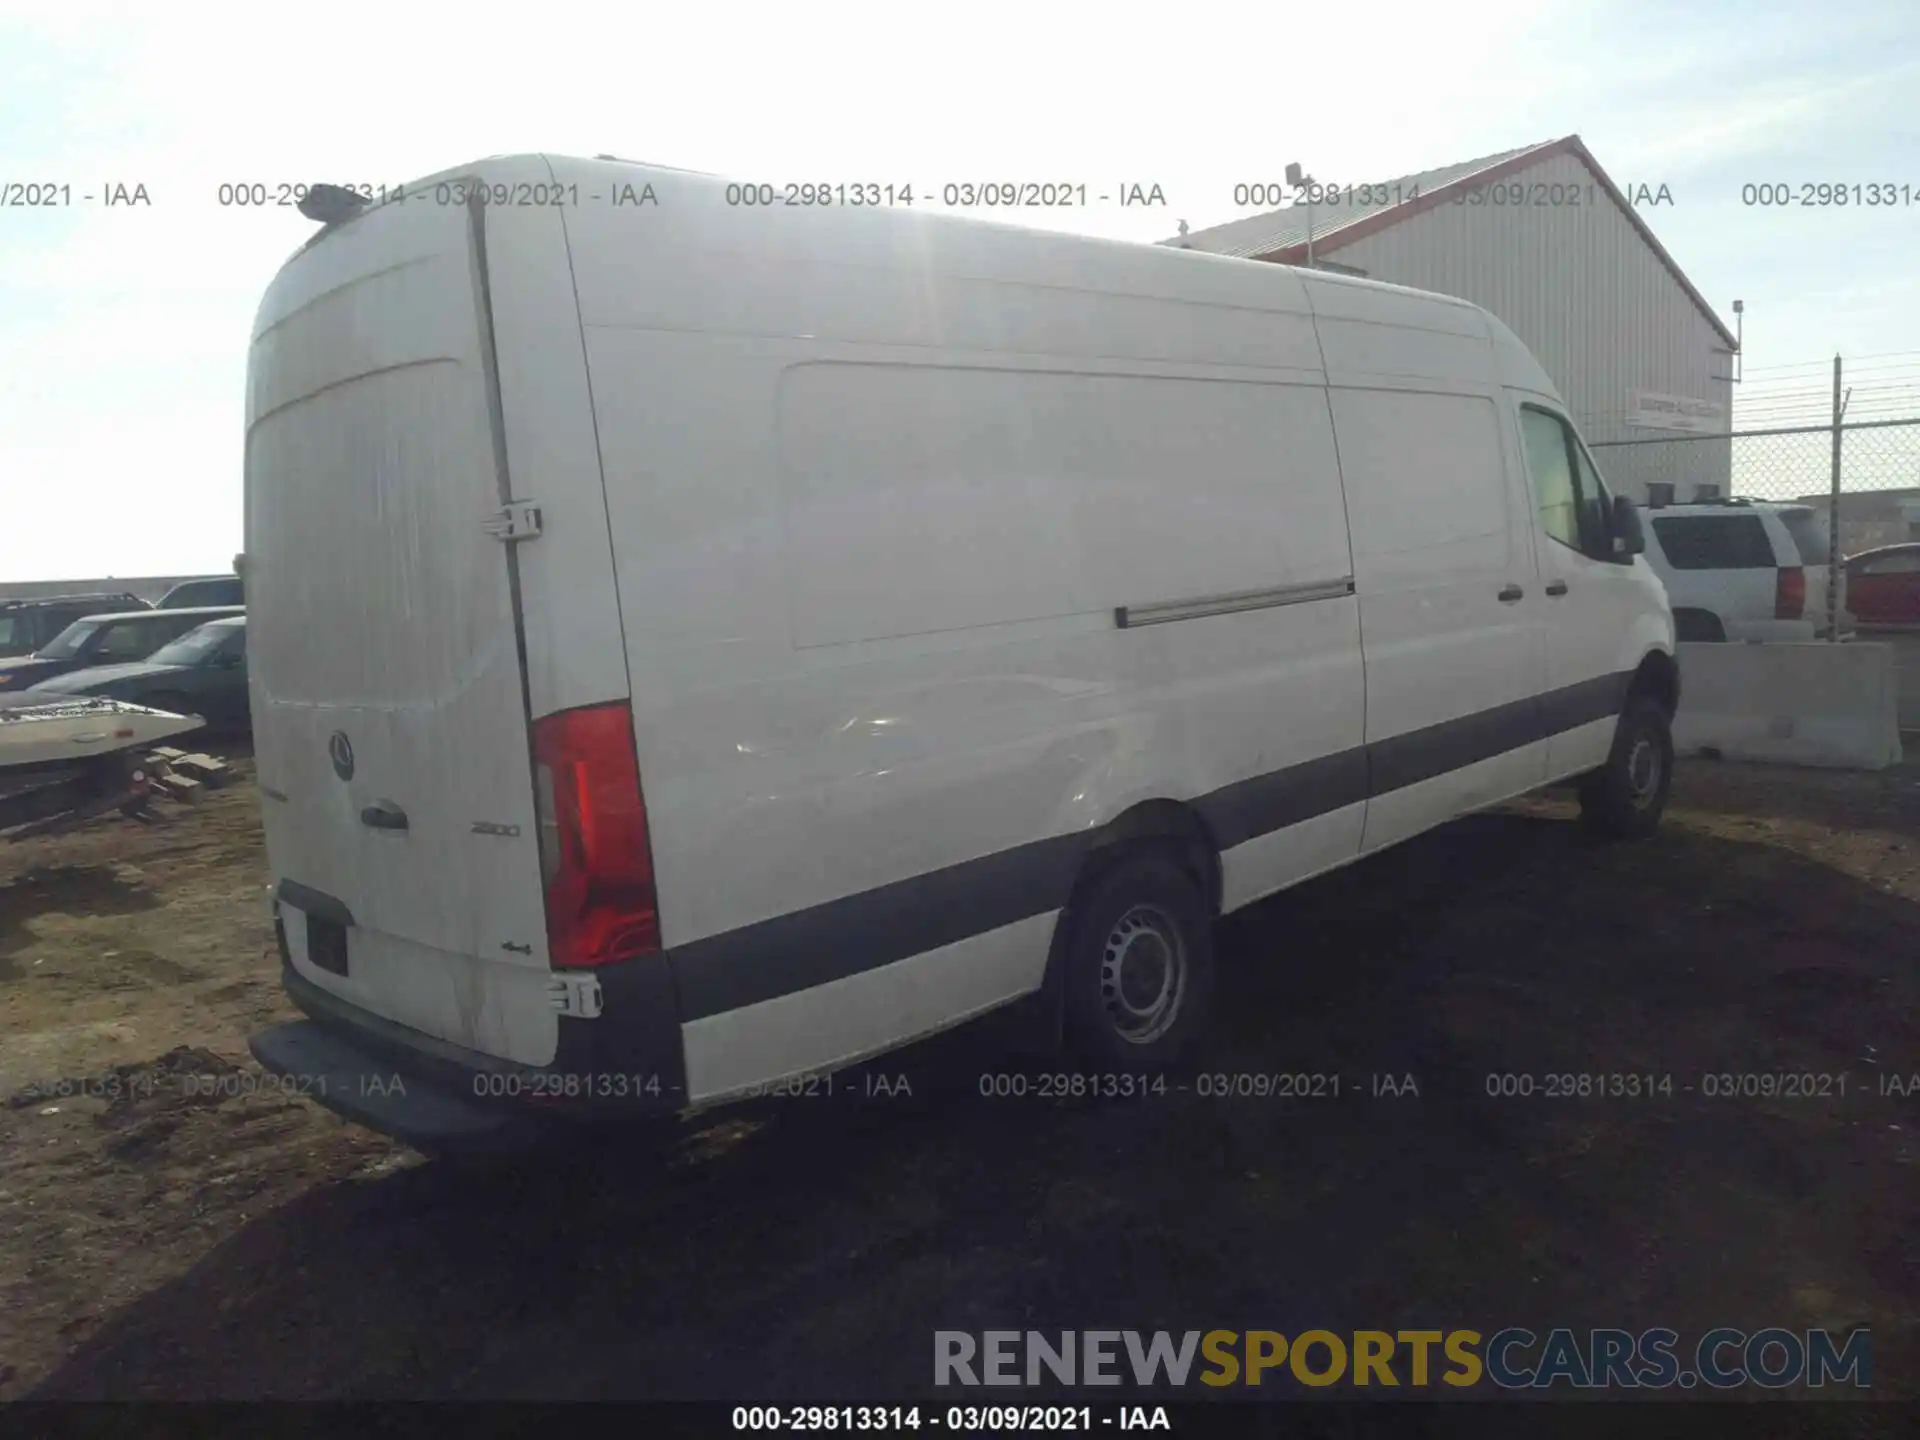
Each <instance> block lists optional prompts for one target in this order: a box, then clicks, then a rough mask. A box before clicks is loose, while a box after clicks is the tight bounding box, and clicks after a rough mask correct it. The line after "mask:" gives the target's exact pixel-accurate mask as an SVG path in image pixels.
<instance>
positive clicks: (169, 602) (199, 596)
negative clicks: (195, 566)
mask: <svg viewBox="0 0 1920 1440" xmlns="http://www.w3.org/2000/svg"><path fill="white" fill-rule="evenodd" d="M246 599H247V597H246V587H245V585H244V584H243V583H242V582H241V579H240V577H239V576H238V575H213V576H209V577H207V578H206V579H203V580H182V581H181V582H180V583H179V584H178V585H176V586H174V587H173V588H172V589H171V590H169V591H167V593H166V594H164V595H162V596H161V597H160V604H159V607H158V608H160V609H162V610H188V609H194V608H197V607H199V606H204V605H244V604H245V603H246Z"/></svg>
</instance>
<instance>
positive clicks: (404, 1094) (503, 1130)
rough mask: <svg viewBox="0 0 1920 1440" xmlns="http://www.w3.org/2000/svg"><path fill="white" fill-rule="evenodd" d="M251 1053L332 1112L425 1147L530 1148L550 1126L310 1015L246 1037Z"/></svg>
mask: <svg viewBox="0 0 1920 1440" xmlns="http://www.w3.org/2000/svg"><path fill="white" fill-rule="evenodd" d="M247 1048H248V1049H249V1050H251V1051H252V1052H253V1058H254V1059H256V1060H258V1061H259V1062H260V1063H261V1065H263V1066H264V1067H266V1069H268V1070H270V1071H272V1072H273V1073H274V1074H276V1075H283V1076H287V1077H289V1078H291V1079H295V1080H297V1082H298V1085H299V1093H300V1094H302V1095H305V1096H308V1097H309V1098H311V1099H314V1100H317V1101H319V1102H320V1103H321V1104H322V1105H324V1106H326V1107H327V1109H329V1110H331V1111H333V1112H334V1113H335V1114H336V1115H340V1116H343V1117H345V1118H346V1119H348V1120H352V1121H354V1122H355V1123H357V1124H360V1125H365V1126H367V1127H368V1128H369V1129H372V1130H378V1131H379V1132H380V1133H381V1134H383V1135H391V1136H393V1137H394V1138H395V1139H396V1140H404V1141H405V1142H406V1143H407V1144H409V1145H412V1146H415V1147H416V1148H418V1149H421V1150H425V1151H427V1152H429V1153H435V1152H446V1151H453V1150H459V1151H480V1150H521V1149H528V1148H531V1147H532V1146H533V1145H534V1144H535V1143H536V1142H537V1141H538V1140H539V1138H540V1137H541V1136H542V1135H543V1134H545V1133H548V1132H549V1130H550V1126H548V1125H546V1124H542V1123H540V1122H538V1121H537V1120H536V1119H535V1118H534V1117H531V1116H521V1115H516V1114H513V1113H510V1112H507V1111H503V1110H502V1109H500V1108H499V1107H497V1106H486V1105H482V1104H480V1103H479V1102H478V1101H475V1100H470V1099H468V1098H466V1097H465V1096H463V1095H460V1094H459V1093H458V1092H457V1091H452V1090H448V1089H445V1088H443V1087H440V1086H435V1085H433V1084H432V1083H431V1082H429V1081H428V1080H426V1079H424V1078H423V1077H421V1076H420V1075H418V1074H414V1075H411V1076H409V1075H407V1074H405V1073H404V1072H401V1071H398V1070H396V1069H395V1068H394V1067H393V1066H392V1065H391V1064H388V1063H387V1062H385V1061H383V1060H381V1059H379V1058H378V1057H376V1056H373V1055H369V1054H368V1053H367V1052H366V1051H364V1050H360V1049H357V1048H355V1047H354V1046H353V1045H352V1044H350V1043H349V1042H347V1041H346V1040H343V1039H342V1038H340V1037H339V1036H338V1035H334V1034H331V1033H329V1032H328V1031H327V1030H326V1029H325V1028H324V1027H322V1026H320V1025H318V1024H316V1023H315V1022H314V1021H312V1020H291V1021H288V1022H287V1023H286V1024H284V1025H275V1026H274V1027H273V1028H272V1029H270V1030H262V1031H260V1032H259V1033H258V1034H255V1035H252V1036H249V1037H248V1039H247Z"/></svg>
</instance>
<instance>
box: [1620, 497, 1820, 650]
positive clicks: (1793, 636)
mask: <svg viewBox="0 0 1920 1440" xmlns="http://www.w3.org/2000/svg"><path fill="white" fill-rule="evenodd" d="M1645 519H1646V521H1647V525H1646V527H1645V528H1646V531H1647V563H1648V564H1649V565H1651V566H1652V567H1653V569H1654V572H1655V573H1656V574H1657V575H1659V577H1660V579H1661V581H1662V582H1663V583H1664V584H1665V585H1666V587H1667V598H1668V600H1669V601H1670V602H1671V603H1672V605H1673V623H1674V630H1675V633H1676V634H1677V635H1678V637H1679V638H1680V639H1682V640H1707V641H1714V640H1811V639H1813V638H1815V636H1816V635H1817V634H1824V633H1825V632H1826V630H1827V626H1826V624H1825V621H1824V616H1825V614H1826V600H1827V565H1828V559H1829V556H1828V551H1827V530H1826V525H1825V523H1824V521H1823V520H1822V519H1821V517H1820V516H1819V514H1818V513H1817V512H1816V511H1814V509H1813V508H1812V507H1811V506H1807V505H1792V504H1776V503H1773V502H1770V501H1765V500H1702V501H1694V502H1693V503H1691V504H1685V505H1663V506H1658V507H1654V508H1652V509H1649V510H1647V511H1646V512H1645ZM1843 633H1844V627H1843Z"/></svg>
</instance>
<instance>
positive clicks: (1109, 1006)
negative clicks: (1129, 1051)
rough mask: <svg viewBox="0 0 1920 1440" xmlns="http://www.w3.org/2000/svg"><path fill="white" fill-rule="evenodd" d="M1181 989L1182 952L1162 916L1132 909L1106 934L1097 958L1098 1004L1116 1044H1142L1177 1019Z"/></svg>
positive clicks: (1141, 907)
mask: <svg viewBox="0 0 1920 1440" xmlns="http://www.w3.org/2000/svg"><path fill="white" fill-rule="evenodd" d="M1186 990H1187V950H1186V946H1185V945H1184V944H1183V943H1182V942H1181V939H1180V929H1179V927H1178V926H1177V925H1175V924H1174V922H1173V920H1172V919H1171V918H1170V917H1169V916H1168V915H1166V914H1165V913H1164V912H1163V911H1160V910H1158V909H1155V908H1154V907H1153V906H1150V905H1136V906H1135V907H1134V908H1133V909H1131V910H1129V911H1128V912H1127V913H1126V914H1125V915H1123V916H1121V917H1120V920H1119V922H1118V923H1117V924H1116V925H1115V926H1114V927H1113V929H1112V930H1110V931H1108V932H1107V943H1106V945H1105V946H1104V947H1103V948H1102V951H1101V956H1100V1003H1101V1004H1102V1006H1104V1007H1105V1009H1106V1012H1107V1020H1108V1022H1109V1023H1110V1024H1112V1026H1113V1029H1114V1033H1115V1034H1117V1035H1119V1037H1120V1038H1121V1039H1122V1040H1126V1041H1129V1042H1131V1043H1132V1044H1135V1045H1145V1044H1148V1043H1149V1042H1151V1041H1154V1040H1157V1039H1159V1038H1160V1037H1161V1036H1162V1035H1164V1034H1166V1033H1167V1031H1168V1029H1169V1028H1171V1027H1172V1025H1173V1022H1174V1021H1175V1020H1176V1019H1177V1018H1179V1014H1180V1004H1181V1001H1182V1000H1183V999H1185V997H1186Z"/></svg>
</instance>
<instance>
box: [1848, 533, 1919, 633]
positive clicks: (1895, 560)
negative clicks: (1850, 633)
mask: <svg viewBox="0 0 1920 1440" xmlns="http://www.w3.org/2000/svg"><path fill="white" fill-rule="evenodd" d="M1843 568H1844V569H1845V571H1846V576H1847V596H1846V606H1847V611H1848V613H1849V614H1851V615H1852V616H1853V618H1854V619H1855V620H1856V621H1857V622H1858V623H1860V624H1862V625H1920V542H1916V543H1913V544H1907V545H1883V546H1881V547H1880V548H1878V549H1876V550H1862V551H1861V552H1860V553H1859V554H1858V555H1852V556H1849V557H1848V558H1847V561H1846V564H1845V566H1844V567H1843Z"/></svg>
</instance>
